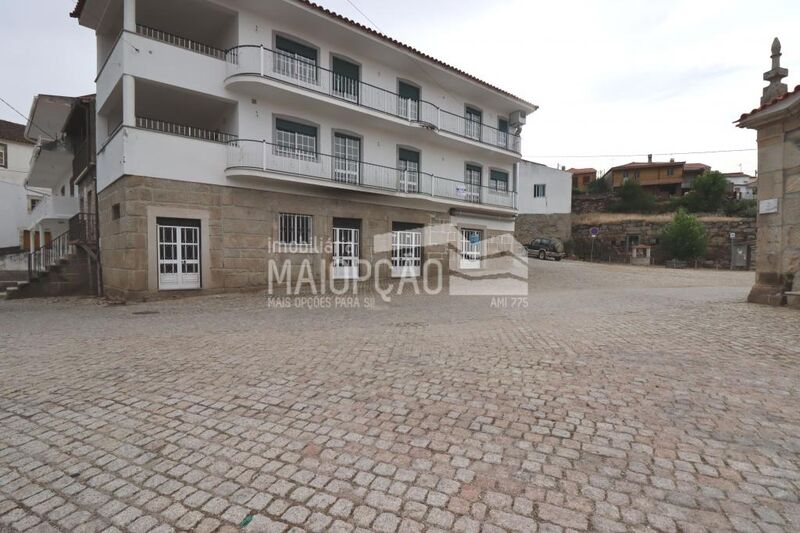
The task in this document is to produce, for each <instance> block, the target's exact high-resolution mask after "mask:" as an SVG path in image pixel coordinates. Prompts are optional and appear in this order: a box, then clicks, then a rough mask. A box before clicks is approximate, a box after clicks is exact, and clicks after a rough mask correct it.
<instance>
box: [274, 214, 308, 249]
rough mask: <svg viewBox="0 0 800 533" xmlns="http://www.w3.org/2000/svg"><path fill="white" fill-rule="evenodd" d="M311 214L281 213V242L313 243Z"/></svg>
mask: <svg viewBox="0 0 800 533" xmlns="http://www.w3.org/2000/svg"><path fill="white" fill-rule="evenodd" d="M312 220H313V219H312V217H311V215H295V214H292V213H281V215H280V225H279V228H278V239H279V240H280V242H281V244H311V238H312V231H311V227H312Z"/></svg>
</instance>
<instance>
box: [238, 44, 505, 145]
mask: <svg viewBox="0 0 800 533" xmlns="http://www.w3.org/2000/svg"><path fill="white" fill-rule="evenodd" d="M226 61H227V75H228V78H227V80H226V81H227V82H228V83H234V82H235V81H236V80H237V79H238V77H239V76H257V77H259V78H267V79H271V80H277V81H280V82H283V83H286V84H289V85H291V86H294V87H298V88H301V89H304V90H307V91H311V92H313V93H317V94H321V95H324V96H328V97H332V98H335V99H337V100H340V101H343V102H346V103H348V104H352V105H356V106H359V107H361V108H364V109H366V110H370V111H376V112H378V113H382V114H385V115H388V116H391V117H394V118H399V119H401V120H404V121H408V122H409V123H410V124H419V125H423V126H427V127H429V128H432V129H434V130H436V131H438V132H440V133H446V134H450V135H455V136H457V137H459V138H461V139H467V140H469V141H475V142H477V143H480V144H482V145H485V146H489V147H492V148H498V149H501V150H506V151H508V152H513V153H515V154H519V153H520V148H521V147H520V137H519V136H518V135H515V134H513V133H510V132H507V131H502V130H500V129H498V128H494V127H492V126H489V125H487V124H483V123H482V122H480V121H475V120H469V119H467V118H466V117H463V116H460V115H457V114H455V113H451V112H449V111H446V110H444V109H441V108H440V107H438V106H436V105H434V104H432V103H430V102H427V101H425V100H417V99H412V98H405V97H403V96H400V95H399V94H397V93H395V92H392V91H389V90H386V89H383V88H381V87H377V86H375V85H371V84H369V83H366V82H363V81H360V80H357V79H354V78H351V77H348V76H345V75H342V74H339V73H337V72H334V71H332V70H328V69H326V68H323V67H320V66H319V65H318V64H317V63H315V62H314V61H312V60H309V59H306V58H303V57H299V56H297V55H292V54H288V53H285V52H282V51H280V50H271V49H269V48H266V47H264V46H260V45H243V46H236V47H233V48H231V49H229V50H228V51H227V52H226Z"/></svg>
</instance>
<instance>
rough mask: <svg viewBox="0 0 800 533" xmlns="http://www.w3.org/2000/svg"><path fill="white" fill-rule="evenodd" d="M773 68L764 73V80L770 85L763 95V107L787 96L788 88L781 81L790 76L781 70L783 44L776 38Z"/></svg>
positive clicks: (784, 70)
mask: <svg viewBox="0 0 800 533" xmlns="http://www.w3.org/2000/svg"><path fill="white" fill-rule="evenodd" d="M771 51H772V55H771V56H770V57H772V68H771V69H770V70H768V71H766V72H765V73H764V80H765V81H768V82H769V85H767V86H766V87H764V90H763V92H762V93H761V105H764V104H767V103H769V102H771V101H773V100H774V99H776V98H779V97H781V96H783V95H784V94H786V92H787V91H788V87H786V84H785V83H781V80H782V79H783V78H785V77H786V76H788V75H789V71H788V70H787V69H785V68H781V55H782V54H781V42H780V41H779V40H778V38H777V37H775V40H774V41H772V50H771Z"/></svg>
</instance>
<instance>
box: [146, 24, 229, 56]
mask: <svg viewBox="0 0 800 533" xmlns="http://www.w3.org/2000/svg"><path fill="white" fill-rule="evenodd" d="M136 33H138V34H139V35H143V36H145V37H149V38H150V39H155V40H156V41H161V42H162V43H167V44H171V45H173V46H178V47H180V48H184V49H186V50H191V51H192V52H197V53H198V54H203V55H206V56H209V57H214V58H216V59H223V60H224V59H225V50H223V49H221V48H217V47H215V46H211V45H208V44H205V43H201V42H198V41H194V40H192V39H187V38H186V37H181V36H180V35H175V34H173V33H169V32H166V31H161V30H157V29H155V28H151V27H150V26H145V25H143V24H137V25H136Z"/></svg>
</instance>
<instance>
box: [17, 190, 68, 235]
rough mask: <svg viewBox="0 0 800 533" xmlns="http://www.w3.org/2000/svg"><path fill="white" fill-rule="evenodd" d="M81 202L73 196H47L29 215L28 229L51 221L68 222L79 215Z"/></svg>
mask: <svg viewBox="0 0 800 533" xmlns="http://www.w3.org/2000/svg"><path fill="white" fill-rule="evenodd" d="M78 210H79V202H78V199H77V198H73V197H72V196H45V197H43V198H42V199H41V201H39V203H38V204H36V207H34V208H33V211H31V212H30V213H29V214H28V220H27V224H28V228H29V229H31V228H35V227H36V226H37V225H39V224H41V223H42V222H46V221H50V220H68V219H69V218H72V216H73V215H75V214H76V213H78Z"/></svg>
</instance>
